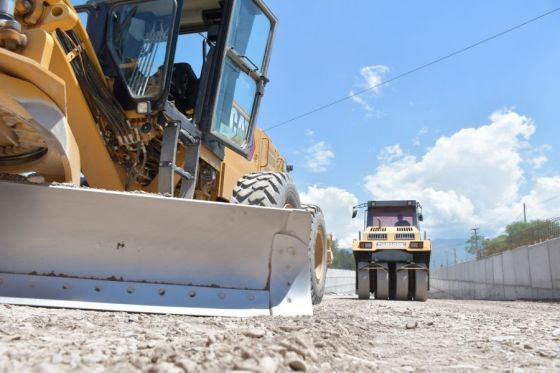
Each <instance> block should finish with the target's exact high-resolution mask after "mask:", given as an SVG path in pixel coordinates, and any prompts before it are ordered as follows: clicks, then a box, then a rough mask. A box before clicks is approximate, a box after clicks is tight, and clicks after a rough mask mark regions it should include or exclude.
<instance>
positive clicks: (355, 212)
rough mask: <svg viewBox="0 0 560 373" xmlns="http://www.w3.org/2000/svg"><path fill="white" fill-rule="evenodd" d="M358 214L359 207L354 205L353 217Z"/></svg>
mask: <svg viewBox="0 0 560 373" xmlns="http://www.w3.org/2000/svg"><path fill="white" fill-rule="evenodd" d="M356 215H358V209H357V208H356V207H355V206H354V207H352V219H354V218H355V217H356Z"/></svg>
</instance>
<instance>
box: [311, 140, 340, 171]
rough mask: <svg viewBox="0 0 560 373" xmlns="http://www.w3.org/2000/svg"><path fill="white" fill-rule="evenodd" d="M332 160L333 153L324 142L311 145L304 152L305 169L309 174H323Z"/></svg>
mask: <svg viewBox="0 0 560 373" xmlns="http://www.w3.org/2000/svg"><path fill="white" fill-rule="evenodd" d="M333 159H334V152H333V151H332V150H331V149H330V146H329V145H327V144H326V143H325V142H324V141H319V142H315V143H313V144H312V145H311V146H309V147H308V148H307V149H306V150H305V168H307V169H308V170H309V171H311V172H325V171H327V168H328V167H329V166H330V164H331V162H332V160H333Z"/></svg>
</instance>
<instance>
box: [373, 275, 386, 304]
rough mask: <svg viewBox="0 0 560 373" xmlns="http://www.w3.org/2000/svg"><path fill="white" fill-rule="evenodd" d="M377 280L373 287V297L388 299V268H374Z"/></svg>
mask: <svg viewBox="0 0 560 373" xmlns="http://www.w3.org/2000/svg"><path fill="white" fill-rule="evenodd" d="M375 275H376V276H377V282H376V287H375V299H382V300H385V299H389V270H386V271H384V270H382V269H377V270H375Z"/></svg>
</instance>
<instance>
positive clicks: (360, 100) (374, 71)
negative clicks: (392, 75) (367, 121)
mask: <svg viewBox="0 0 560 373" xmlns="http://www.w3.org/2000/svg"><path fill="white" fill-rule="evenodd" d="M388 72H389V67H388V66H385V65H371V66H364V67H362V68H361V69H360V77H361V79H360V82H359V83H358V84H357V85H356V88H355V89H353V90H351V91H350V92H349V94H350V95H355V94H356V92H359V91H362V90H364V89H370V91H369V92H367V93H362V94H360V95H357V96H352V101H354V102H356V103H357V104H359V105H360V106H361V107H362V108H363V109H364V110H365V111H366V112H367V113H368V114H369V115H371V113H372V112H373V107H372V106H371V104H370V103H369V102H368V100H367V98H366V97H367V96H370V95H371V94H373V93H379V90H380V89H381V86H380V84H381V83H382V82H383V75H385V74H386V73H388Z"/></svg>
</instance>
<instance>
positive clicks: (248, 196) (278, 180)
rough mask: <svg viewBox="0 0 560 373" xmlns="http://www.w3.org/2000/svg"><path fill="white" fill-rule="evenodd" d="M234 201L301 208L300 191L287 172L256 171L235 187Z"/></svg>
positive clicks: (254, 204) (244, 203)
mask: <svg viewBox="0 0 560 373" xmlns="http://www.w3.org/2000/svg"><path fill="white" fill-rule="evenodd" d="M231 202H232V203H240V204H243V205H251V206H265V207H281V208H282V207H286V208H296V209H297V208H300V206H301V203H300V202H299V193H298V191H297V189H296V186H295V185H294V183H293V181H292V178H291V177H290V176H289V175H288V174H287V173H285V172H255V173H252V174H248V175H245V176H243V177H242V178H241V179H239V181H238V182H237V185H236V186H235V188H233V196H232V199H231Z"/></svg>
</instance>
